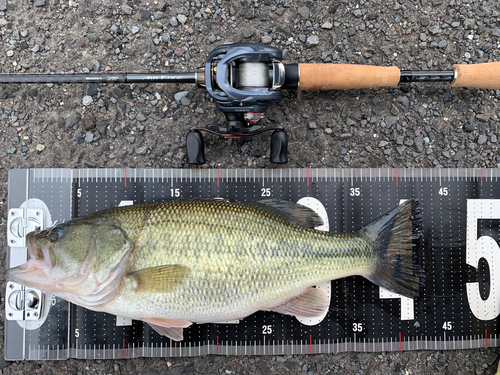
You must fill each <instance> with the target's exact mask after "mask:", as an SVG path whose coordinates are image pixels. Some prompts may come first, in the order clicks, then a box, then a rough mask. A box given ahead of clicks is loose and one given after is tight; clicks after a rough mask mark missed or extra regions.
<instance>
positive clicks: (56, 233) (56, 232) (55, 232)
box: [49, 228, 62, 242]
mask: <svg viewBox="0 0 500 375" xmlns="http://www.w3.org/2000/svg"><path fill="white" fill-rule="evenodd" d="M61 235H62V230H61V229H60V228H54V229H52V230H51V231H50V233H49V240H50V242H56V241H57V240H58V239H59V238H60V237H61Z"/></svg>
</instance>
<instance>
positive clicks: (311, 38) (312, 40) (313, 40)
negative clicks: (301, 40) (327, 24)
mask: <svg viewBox="0 0 500 375" xmlns="http://www.w3.org/2000/svg"><path fill="white" fill-rule="evenodd" d="M318 43H319V37H318V36H317V35H311V36H309V37H308V38H307V41H306V46H307V47H311V46H315V45H317V44H318Z"/></svg>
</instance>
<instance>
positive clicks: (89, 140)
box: [85, 132, 94, 143]
mask: <svg viewBox="0 0 500 375" xmlns="http://www.w3.org/2000/svg"><path fill="white" fill-rule="evenodd" d="M93 140H94V133H92V132H87V134H85V143H92V142H93Z"/></svg>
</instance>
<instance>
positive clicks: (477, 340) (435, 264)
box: [5, 169, 500, 360]
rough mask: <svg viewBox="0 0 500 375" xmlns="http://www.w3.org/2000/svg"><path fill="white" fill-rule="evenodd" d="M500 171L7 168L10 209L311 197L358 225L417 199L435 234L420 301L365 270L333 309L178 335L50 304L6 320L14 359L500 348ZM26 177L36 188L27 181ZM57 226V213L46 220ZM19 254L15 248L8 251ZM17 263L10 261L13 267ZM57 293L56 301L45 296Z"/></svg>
mask: <svg viewBox="0 0 500 375" xmlns="http://www.w3.org/2000/svg"><path fill="white" fill-rule="evenodd" d="M499 177H500V169H484V170H482V169H262V170H248V169H247V170H222V169H221V170H217V169H168V170H167V169H165V170H161V169H154V170H153V169H148V170H143V169H126V170H125V169H85V170H83V169H82V170H71V169H32V170H13V171H10V174H9V209H12V208H17V207H19V206H20V205H21V204H22V203H23V202H24V201H26V200H28V199H39V200H41V201H43V202H44V203H45V204H46V205H47V207H48V210H49V211H50V216H51V222H52V223H53V222H54V221H55V220H69V219H72V218H74V217H79V216H84V215H87V214H91V213H94V212H97V211H100V210H103V209H106V208H110V207H115V206H118V205H120V204H122V205H123V204H140V203H146V202H156V201H162V200H174V199H188V198H194V197H196V198H197V197H203V198H215V197H222V198H226V199H229V200H231V201H255V200H262V199H269V198H276V199H283V200H288V201H293V202H297V201H298V200H300V199H302V198H305V197H310V198H313V200H315V201H316V202H318V204H319V205H322V206H323V207H324V208H325V210H326V213H327V215H328V221H329V230H330V231H332V232H353V231H356V230H359V229H360V228H361V227H362V226H363V225H365V224H367V223H369V222H370V221H372V220H374V219H376V218H377V217H379V216H381V215H383V214H385V213H386V212H388V211H389V210H390V209H392V208H394V207H395V206H397V205H398V204H399V203H400V202H401V201H402V200H404V199H409V198H416V199H418V201H419V202H420V206H421V209H422V216H423V223H424V235H423V241H422V244H421V249H420V252H419V253H418V254H415V256H414V261H415V262H416V263H417V264H419V265H420V266H421V267H422V269H423V270H424V273H425V279H424V281H423V286H422V294H421V297H419V298H416V299H409V298H405V297H402V296H399V295H395V294H394V293H390V292H388V291H387V290H382V288H379V287H378V286H376V285H374V284H372V283H371V282H369V281H368V280H366V279H364V278H363V277H359V276H355V277H348V278H345V279H339V280H334V281H332V282H331V286H330V289H331V303H330V308H329V311H328V313H327V315H326V317H325V318H324V319H323V320H322V321H321V322H319V323H318V324H315V325H306V324H303V323H302V322H300V321H299V320H297V319H296V318H295V317H291V316H285V315H281V314H277V313H273V312H263V311H261V312H257V313H255V314H253V315H251V316H249V317H247V318H245V319H243V320H241V321H239V322H238V323H234V322H230V323H229V322H226V323H217V324H202V325H197V324H194V325H192V326H191V327H189V328H187V329H184V340H183V341H181V342H174V341H171V340H170V339H168V338H166V337H162V336H160V335H158V334H157V333H156V332H155V331H153V330H152V329H151V328H150V327H149V326H148V325H147V324H145V323H142V322H140V321H127V319H123V318H120V317H115V316H112V315H109V314H105V313H97V312H93V311H90V310H87V309H85V308H82V307H79V306H75V305H73V304H70V303H68V302H65V301H63V300H61V299H59V298H53V299H52V300H51V303H50V304H49V305H50V308H49V309H48V311H45V313H46V314H47V316H46V320H45V321H44V322H43V324H41V325H40V326H39V327H36V326H33V324H32V326H30V327H27V326H25V325H23V323H20V322H17V321H12V320H7V322H6V334H5V336H6V350H5V353H6V354H5V355H6V358H7V359H30V360H34V359H65V358H72V357H74V358H96V359H104V358H131V357H152V356H154V357H156V356H165V357H168V356H195V355H203V354H224V355H226V354H242V355H244V354H248V355H250V354H284V353H286V354H306V353H329V352H339V351H396V350H415V349H432V350H443V349H462V348H463V349H469V348H479V347H487V346H499V345H500V341H499V333H500V332H499V330H500V328H499V324H498V323H499V320H498V316H499V315H500V280H499V277H500V276H496V275H500V248H499V246H498V243H499V241H500V182H499V181H498V178H499ZM19 186H23V187H26V188H25V189H24V188H23V189H18V188H16V187H19ZM47 224H50V223H47ZM9 251H12V249H11V248H9ZM9 266H11V265H9ZM47 298H50V297H49V296H47Z"/></svg>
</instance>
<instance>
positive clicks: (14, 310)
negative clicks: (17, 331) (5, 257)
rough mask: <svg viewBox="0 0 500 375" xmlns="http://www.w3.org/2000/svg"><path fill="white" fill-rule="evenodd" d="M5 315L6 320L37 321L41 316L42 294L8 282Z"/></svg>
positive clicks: (36, 290)
mask: <svg viewBox="0 0 500 375" xmlns="http://www.w3.org/2000/svg"><path fill="white" fill-rule="evenodd" d="M5 295H6V296H7V301H6V304H5V313H6V316H5V317H6V319H7V320H38V319H40V317H41V316H42V305H43V303H42V298H43V293H42V292H41V291H40V290H38V289H33V288H28V287H25V286H24V285H21V284H17V283H14V282H12V281H9V282H8V283H7V293H6V294H5Z"/></svg>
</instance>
